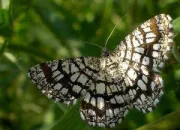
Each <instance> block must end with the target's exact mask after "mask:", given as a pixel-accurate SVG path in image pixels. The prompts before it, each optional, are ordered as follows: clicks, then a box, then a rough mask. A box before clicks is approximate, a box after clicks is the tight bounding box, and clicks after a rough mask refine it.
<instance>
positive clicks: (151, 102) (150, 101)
mask: <svg viewBox="0 0 180 130" xmlns="http://www.w3.org/2000/svg"><path fill="white" fill-rule="evenodd" d="M171 21H172V19H171V17H170V16H169V15H165V14H160V15H157V16H155V17H153V18H152V19H150V20H148V21H146V22H145V23H143V24H142V25H141V26H139V27H138V28H137V29H135V30H134V31H133V32H132V33H131V34H129V35H128V36H127V37H126V38H125V40H123V41H122V42H121V44H120V45H119V46H117V48H116V49H115V53H117V55H119V57H121V58H122V59H123V60H122V65H121V66H122V68H124V70H123V72H124V73H123V74H124V82H123V83H122V84H123V85H124V86H130V87H129V88H128V89H129V93H131V94H130V96H132V97H135V98H132V99H131V102H132V103H133V104H134V106H135V107H136V108H138V109H140V110H141V111H143V112H144V113H146V112H150V111H152V109H153V108H154V107H156V105H157V102H159V98H160V97H161V95H162V94H163V83H162V78H161V76H160V75H158V73H159V72H160V69H161V68H163V67H164V64H165V61H166V60H167V59H168V53H169V52H170V51H171V48H172V45H173V27H172V24H171ZM155 73H156V74H155ZM131 91H132V92H131ZM133 91H134V92H133ZM142 105H143V106H144V107H142Z"/></svg>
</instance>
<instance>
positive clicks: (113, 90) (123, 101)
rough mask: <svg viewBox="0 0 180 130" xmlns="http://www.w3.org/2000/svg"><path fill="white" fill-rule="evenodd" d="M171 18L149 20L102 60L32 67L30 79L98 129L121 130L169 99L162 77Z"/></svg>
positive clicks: (162, 16)
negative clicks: (131, 114) (129, 118)
mask: <svg viewBox="0 0 180 130" xmlns="http://www.w3.org/2000/svg"><path fill="white" fill-rule="evenodd" d="M171 20H172V19H171V17H170V16H169V15H166V14H160V15H157V16H155V17H153V18H151V19H150V20H148V21H146V22H145V23H143V24H142V25H140V26H139V27H138V28H136V29H135V30H134V31H133V32H132V33H130V34H129V35H128V36H126V37H125V39H124V40H122V41H121V42H120V44H119V45H118V46H117V47H116V48H115V50H114V51H113V52H107V51H103V54H102V56H101V57H78V58H69V59H64V60H63V59H62V60H54V61H49V62H45V63H41V64H38V65H35V66H33V67H32V68H30V70H29V72H28V76H29V77H30V79H31V80H32V82H33V83H35V84H37V85H38V88H39V89H40V90H41V91H42V93H43V94H45V95H46V96H47V97H49V98H51V99H53V100H55V101H56V102H63V103H64V104H67V105H69V104H74V103H75V102H76V100H77V99H79V98H80V99H81V106H80V115H81V117H82V119H83V120H85V121H87V122H88V123H89V124H90V125H92V126H99V127H115V125H116V124H117V123H121V122H122V120H123V119H124V117H125V115H126V114H127V113H128V111H129V110H130V109H132V108H136V109H138V110H140V111H142V112H143V113H148V112H151V111H152V110H153V109H154V108H155V107H156V106H157V104H158V102H159V99H160V97H161V96H162V95H163V93H164V92H163V86H164V85H163V80H162V78H161V76H160V75H159V72H160V70H161V68H163V67H164V64H165V62H166V61H167V59H168V54H169V52H170V51H171V48H172V45H173V43H174V42H173V27H172V24H171Z"/></svg>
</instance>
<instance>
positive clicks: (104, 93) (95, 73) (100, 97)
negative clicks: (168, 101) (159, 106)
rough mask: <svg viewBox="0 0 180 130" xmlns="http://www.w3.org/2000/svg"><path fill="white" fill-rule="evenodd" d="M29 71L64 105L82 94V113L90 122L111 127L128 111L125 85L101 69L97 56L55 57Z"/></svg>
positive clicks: (51, 96)
mask: <svg viewBox="0 0 180 130" xmlns="http://www.w3.org/2000/svg"><path fill="white" fill-rule="evenodd" d="M28 75H29V77H30V79H31V81H32V82H33V83H35V84H36V85H38V88H39V89H40V90H41V91H42V93H43V94H45V95H46V96H47V97H49V98H51V99H53V100H55V101H57V102H63V103H65V104H67V105H69V104H73V103H75V102H76V99H78V98H80V97H81V98H82V102H81V108H80V111H81V117H82V119H83V120H85V121H87V122H88V123H89V124H90V125H93V126H95V125H96V126H100V127H114V126H115V124H116V123H117V122H119V123H120V122H121V121H122V119H123V118H124V116H125V115H126V114H127V112H128V109H129V108H128V104H129V102H128V101H129V98H128V95H127V94H124V92H123V91H124V90H125V88H124V87H122V86H119V83H117V82H114V81H113V79H109V78H108V76H106V75H105V74H104V72H103V71H100V59H99V58H94V57H80V58H72V59H66V60H54V61H50V62H46V63H41V64H38V65H35V66H34V67H32V68H31V69H30V70H29V72H28Z"/></svg>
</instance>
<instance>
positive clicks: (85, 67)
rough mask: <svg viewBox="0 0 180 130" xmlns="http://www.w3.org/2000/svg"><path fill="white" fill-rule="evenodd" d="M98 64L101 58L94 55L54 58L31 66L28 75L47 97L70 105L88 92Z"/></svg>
mask: <svg viewBox="0 0 180 130" xmlns="http://www.w3.org/2000/svg"><path fill="white" fill-rule="evenodd" d="M98 64H99V59H98V58H92V57H80V58H71V59H66V60H54V61H50V62H46V63H41V64H38V65H35V66H34V67H32V68H30V70H29V72H28V76H29V77H30V79H31V81H32V82H33V83H35V84H36V85H38V88H39V89H40V90H41V91H42V93H43V94H45V95H46V96H47V97H49V98H51V99H53V100H55V101H56V102H63V103H65V104H67V105H69V104H73V103H75V102H76V99H77V98H79V97H81V96H83V95H84V94H86V92H87V90H88V88H89V87H90V85H91V83H90V79H91V78H92V77H95V76H96V73H98V72H99V70H98V68H99V67H98V66H99V65H98Z"/></svg>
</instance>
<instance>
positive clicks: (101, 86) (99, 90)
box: [96, 83, 105, 94]
mask: <svg viewBox="0 0 180 130" xmlns="http://www.w3.org/2000/svg"><path fill="white" fill-rule="evenodd" d="M96 92H97V93H99V94H104V93H105V84H104V83H97V84H96Z"/></svg>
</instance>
